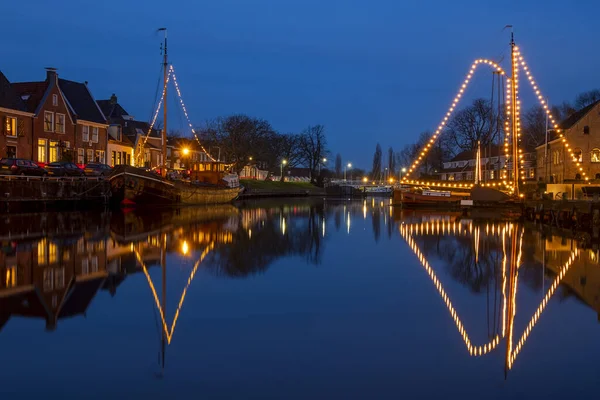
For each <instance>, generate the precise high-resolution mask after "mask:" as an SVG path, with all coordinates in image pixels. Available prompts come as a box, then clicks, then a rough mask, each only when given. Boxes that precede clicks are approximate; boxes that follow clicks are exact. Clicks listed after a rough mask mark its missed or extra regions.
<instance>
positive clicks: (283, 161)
mask: <svg viewBox="0 0 600 400" xmlns="http://www.w3.org/2000/svg"><path fill="white" fill-rule="evenodd" d="M285 164H287V160H281V182H283V181H284V179H283V166H284V165H285Z"/></svg>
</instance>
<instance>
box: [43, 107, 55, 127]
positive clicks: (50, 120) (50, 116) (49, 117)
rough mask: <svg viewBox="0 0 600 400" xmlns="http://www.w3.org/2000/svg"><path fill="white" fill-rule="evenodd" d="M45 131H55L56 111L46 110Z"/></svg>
mask: <svg viewBox="0 0 600 400" xmlns="http://www.w3.org/2000/svg"><path fill="white" fill-rule="evenodd" d="M44 131H45V132H54V113H53V112H50V111H44Z"/></svg>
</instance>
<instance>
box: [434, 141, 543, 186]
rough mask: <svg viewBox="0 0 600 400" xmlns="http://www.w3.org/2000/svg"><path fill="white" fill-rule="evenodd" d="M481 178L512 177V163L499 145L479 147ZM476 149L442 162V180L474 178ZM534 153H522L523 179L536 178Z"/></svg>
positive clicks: (494, 179)
mask: <svg viewBox="0 0 600 400" xmlns="http://www.w3.org/2000/svg"><path fill="white" fill-rule="evenodd" d="M480 152H481V180H482V181H483V182H490V183H494V182H495V183H499V182H502V181H503V180H506V179H513V173H512V164H511V163H510V162H508V165H507V161H506V160H507V157H506V155H505V154H504V149H503V148H502V147H501V146H497V145H492V146H487V147H486V148H483V147H482V148H481V150H480ZM476 159H477V151H475V150H470V151H463V152H461V153H459V154H458V155H457V156H456V157H454V158H453V159H451V160H450V161H448V162H445V163H444V164H443V169H442V171H440V173H439V176H440V179H441V180H442V181H470V182H473V181H474V180H475V166H476ZM535 159H536V153H535V152H534V151H527V150H526V152H525V153H523V159H522V161H521V168H523V169H524V171H523V172H524V177H525V180H535V179H536V163H535Z"/></svg>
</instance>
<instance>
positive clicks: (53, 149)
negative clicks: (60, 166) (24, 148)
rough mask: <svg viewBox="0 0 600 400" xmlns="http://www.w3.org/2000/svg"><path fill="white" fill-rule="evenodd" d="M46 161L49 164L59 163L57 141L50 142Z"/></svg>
mask: <svg viewBox="0 0 600 400" xmlns="http://www.w3.org/2000/svg"><path fill="white" fill-rule="evenodd" d="M48 160H49V161H50V162H56V161H60V151H59V147H58V141H57V140H51V141H50V151H49V155H48Z"/></svg>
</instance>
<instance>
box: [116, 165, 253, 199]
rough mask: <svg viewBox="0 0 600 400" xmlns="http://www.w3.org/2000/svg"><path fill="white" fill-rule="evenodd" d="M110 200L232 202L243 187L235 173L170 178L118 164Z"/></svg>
mask: <svg viewBox="0 0 600 400" xmlns="http://www.w3.org/2000/svg"><path fill="white" fill-rule="evenodd" d="M108 180H109V182H110V188H111V192H112V197H111V202H112V203H113V204H114V205H120V206H121V207H140V206H153V205H157V204H161V205H182V204H189V205H193V204H223V203H230V202H232V201H233V200H235V198H236V197H237V196H238V195H239V194H240V192H241V191H242V188H241V187H240V185H239V180H238V179H237V176H236V175H231V176H229V175H226V176H223V177H222V179H221V181H220V182H218V183H216V184H215V183H205V182H199V181H193V182H183V181H169V180H167V179H164V178H162V177H161V176H160V175H158V174H156V173H155V172H149V171H146V170H144V169H141V168H136V167H131V166H129V165H119V166H117V167H115V168H114V171H113V173H112V174H111V175H110V176H109V177H108Z"/></svg>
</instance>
